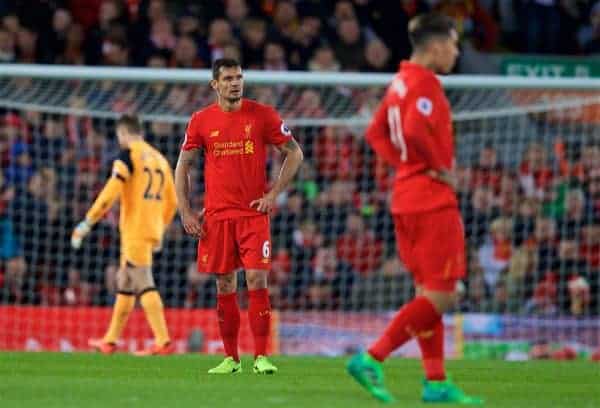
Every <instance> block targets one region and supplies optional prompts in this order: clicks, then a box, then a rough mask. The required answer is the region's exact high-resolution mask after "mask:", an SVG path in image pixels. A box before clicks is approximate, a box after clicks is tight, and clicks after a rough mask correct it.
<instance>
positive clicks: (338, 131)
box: [308, 116, 365, 180]
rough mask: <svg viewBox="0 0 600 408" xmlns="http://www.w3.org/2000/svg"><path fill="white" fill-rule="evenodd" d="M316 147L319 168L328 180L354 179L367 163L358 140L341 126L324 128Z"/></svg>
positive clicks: (320, 172)
mask: <svg viewBox="0 0 600 408" xmlns="http://www.w3.org/2000/svg"><path fill="white" fill-rule="evenodd" d="M308 117H310V116H308ZM314 149H315V152H314V155H315V157H316V159H317V163H316V164H317V170H318V172H319V174H320V176H321V177H323V178H324V179H326V180H354V179H356V177H357V176H358V174H359V172H361V169H363V166H364V164H365V163H364V160H363V157H362V154H361V151H360V148H359V144H358V142H357V141H356V140H355V138H354V136H353V135H352V134H350V133H348V132H347V131H346V130H345V129H344V128H342V127H340V126H328V127H325V128H323V131H322V133H321V134H320V137H319V143H317V145H316V146H315V147H314Z"/></svg>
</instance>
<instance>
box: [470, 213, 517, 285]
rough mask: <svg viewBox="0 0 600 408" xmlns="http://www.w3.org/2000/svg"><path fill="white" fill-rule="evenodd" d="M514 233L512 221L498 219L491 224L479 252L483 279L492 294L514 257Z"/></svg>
mask: <svg viewBox="0 0 600 408" xmlns="http://www.w3.org/2000/svg"><path fill="white" fill-rule="evenodd" d="M512 231H513V223H512V220H510V219H509V218H503V217H500V218H496V219H495V220H494V221H492V223H491V224H490V232H489V235H488V236H486V238H485V242H484V244H483V245H482V246H480V247H479V250H478V252H477V256H478V259H479V264H480V265H481V268H482V269H483V277H484V279H485V283H486V285H487V288H488V290H489V291H490V292H491V291H493V290H494V288H495V287H496V285H497V283H498V281H499V280H500V278H501V275H502V274H503V273H504V272H505V271H506V269H507V267H508V264H509V261H510V258H511V256H512Z"/></svg>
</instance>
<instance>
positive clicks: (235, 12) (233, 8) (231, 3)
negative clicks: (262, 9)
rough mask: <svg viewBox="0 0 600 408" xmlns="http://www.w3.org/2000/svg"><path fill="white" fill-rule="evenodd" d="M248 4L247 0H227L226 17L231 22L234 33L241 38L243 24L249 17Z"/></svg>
mask: <svg viewBox="0 0 600 408" xmlns="http://www.w3.org/2000/svg"><path fill="white" fill-rule="evenodd" d="M248 12H249V9H248V5H247V4H246V0H227V1H226V2H225V17H226V18H227V20H228V21H229V23H230V24H231V28H232V31H233V34H234V35H235V36H236V37H237V38H240V34H241V30H242V25H243V23H244V20H245V19H246V17H248Z"/></svg>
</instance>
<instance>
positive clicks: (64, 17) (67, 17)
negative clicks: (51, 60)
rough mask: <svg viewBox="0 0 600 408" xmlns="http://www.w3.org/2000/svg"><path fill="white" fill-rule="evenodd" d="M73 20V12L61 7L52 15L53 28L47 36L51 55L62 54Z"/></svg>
mask: <svg viewBox="0 0 600 408" xmlns="http://www.w3.org/2000/svg"><path fill="white" fill-rule="evenodd" d="M72 22H73V18H72V16H71V12H70V11H69V10H67V9H63V8H59V9H56V10H55V11H54V15H53V16H52V30H51V31H50V33H49V36H48V38H46V45H45V46H47V47H49V49H50V52H51V55H53V56H56V55H61V54H62V53H63V52H64V51H65V46H66V43H67V34H68V32H69V28H70V27H71V24H72Z"/></svg>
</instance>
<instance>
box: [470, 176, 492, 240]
mask: <svg viewBox="0 0 600 408" xmlns="http://www.w3.org/2000/svg"><path fill="white" fill-rule="evenodd" d="M494 204H495V203H494V192H493V191H492V189H490V188H489V187H477V188H475V189H474V190H473V193H472V195H471V201H470V203H469V204H468V206H467V207H466V208H464V212H463V217H464V221H465V227H466V236H467V238H468V239H469V240H470V241H471V242H473V243H478V242H482V241H483V238H484V236H485V234H486V232H487V224H488V222H489V220H490V219H493V218H495V216H496V215H497V210H496V208H495V205H494Z"/></svg>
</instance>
